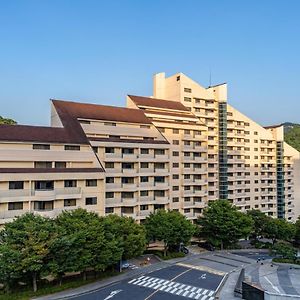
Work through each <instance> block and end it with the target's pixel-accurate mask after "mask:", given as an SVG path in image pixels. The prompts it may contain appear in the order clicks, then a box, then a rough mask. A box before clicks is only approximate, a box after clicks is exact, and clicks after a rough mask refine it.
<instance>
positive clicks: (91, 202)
mask: <svg viewBox="0 0 300 300" xmlns="http://www.w3.org/2000/svg"><path fill="white" fill-rule="evenodd" d="M96 204H97V197H88V198H85V205H96Z"/></svg>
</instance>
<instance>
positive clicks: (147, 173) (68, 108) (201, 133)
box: [0, 73, 300, 224]
mask: <svg viewBox="0 0 300 300" xmlns="http://www.w3.org/2000/svg"><path fill="white" fill-rule="evenodd" d="M299 189H300V155H299V152H298V151H296V150H295V149H294V148H292V147H291V146H289V145H287V144H286V143H285V142H284V139H283V126H280V125H279V126H272V127H262V126H260V125H258V124H257V123H255V122H254V121H252V120H251V119H249V118H248V117H246V116H245V115H243V114H242V113H240V112H239V111H237V110H236V109H234V108H233V107H232V106H230V105H229V104H228V103H227V85H226V84H220V85H216V86H210V87H208V88H204V87H202V86H201V85H199V84H198V83H196V82H195V81H193V80H191V79H190V78H189V77H187V76H185V75H184V74H182V73H179V74H176V75H173V76H171V77H168V78H166V77H165V74H164V73H160V74H157V75H155V76H154V90H153V96H152V97H141V96H132V95H129V96H127V108H122V107H112V106H104V105H96V104H84V103H76V102H69V101H60V100H52V103H51V127H39V126H23V125H1V126H0V224H4V223H5V222H8V221H11V220H12V219H13V218H14V217H16V216H18V215H21V214H23V213H25V212H34V213H38V214H42V215H46V216H50V217H55V216H57V215H58V214H59V213H60V212H61V211H63V210H68V209H75V208H78V207H82V208H85V209H87V210H91V211H95V212H97V213H99V214H100V215H104V214H110V213H116V214H119V215H125V216H131V217H133V218H134V219H136V220H137V221H141V222H142V221H143V220H144V219H145V218H146V217H147V216H148V215H149V214H150V213H151V212H153V211H154V210H155V209H159V208H163V209H171V210H178V211H180V212H181V213H182V214H184V215H185V216H186V217H187V218H188V219H191V220H195V219H197V217H198V216H200V215H201V213H202V210H203V208H205V207H206V206H207V204H208V202H209V201H214V200H217V199H224V200H225V199H226V200H228V201H231V202H232V203H233V204H234V205H236V206H237V207H238V208H239V209H240V210H241V211H246V210H248V209H252V208H254V209H260V210H261V211H263V212H265V213H266V214H268V215H270V216H273V217H279V218H286V219H287V220H290V221H294V220H295V219H296V218H297V217H298V215H299V214H300V190H299Z"/></svg>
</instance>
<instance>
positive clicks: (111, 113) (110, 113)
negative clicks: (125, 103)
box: [52, 100, 151, 125]
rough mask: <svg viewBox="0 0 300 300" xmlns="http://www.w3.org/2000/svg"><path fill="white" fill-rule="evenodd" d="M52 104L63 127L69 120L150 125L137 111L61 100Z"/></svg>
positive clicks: (143, 115) (53, 101)
mask: <svg viewBox="0 0 300 300" xmlns="http://www.w3.org/2000/svg"><path fill="white" fill-rule="evenodd" d="M52 103H53V104H54V106H55V108H56V111H57V113H58V114H59V116H60V119H61V121H62V122H63V124H64V125H65V124H67V123H69V121H70V118H73V119H77V118H82V119H92V120H104V121H116V122H129V123H140V124H151V121H150V120H149V119H148V118H147V117H146V116H145V114H144V112H143V111H141V110H138V109H132V108H125V107H116V106H107V105H99V104H87V103H78V102H70V101H62V100H52ZM64 121H65V122H64Z"/></svg>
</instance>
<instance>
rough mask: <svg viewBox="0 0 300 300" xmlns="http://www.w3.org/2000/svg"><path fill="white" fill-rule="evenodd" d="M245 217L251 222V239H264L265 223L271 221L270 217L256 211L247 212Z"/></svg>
mask: <svg viewBox="0 0 300 300" xmlns="http://www.w3.org/2000/svg"><path fill="white" fill-rule="evenodd" d="M247 215H248V216H249V217H251V219H252V220H253V230H252V232H251V237H252V238H253V239H254V240H257V239H258V237H264V236H265V234H266V226H267V223H268V222H269V221H270V220H271V217H269V216H266V214H264V213H263V212H261V211H260V210H258V209H251V210H248V211H247Z"/></svg>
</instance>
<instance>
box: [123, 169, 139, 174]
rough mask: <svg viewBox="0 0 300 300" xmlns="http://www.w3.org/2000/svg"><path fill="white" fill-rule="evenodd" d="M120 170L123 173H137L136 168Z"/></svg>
mask: <svg viewBox="0 0 300 300" xmlns="http://www.w3.org/2000/svg"><path fill="white" fill-rule="evenodd" d="M122 172H123V173H124V174H135V173H137V170H136V169H135V168H132V169H122Z"/></svg>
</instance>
